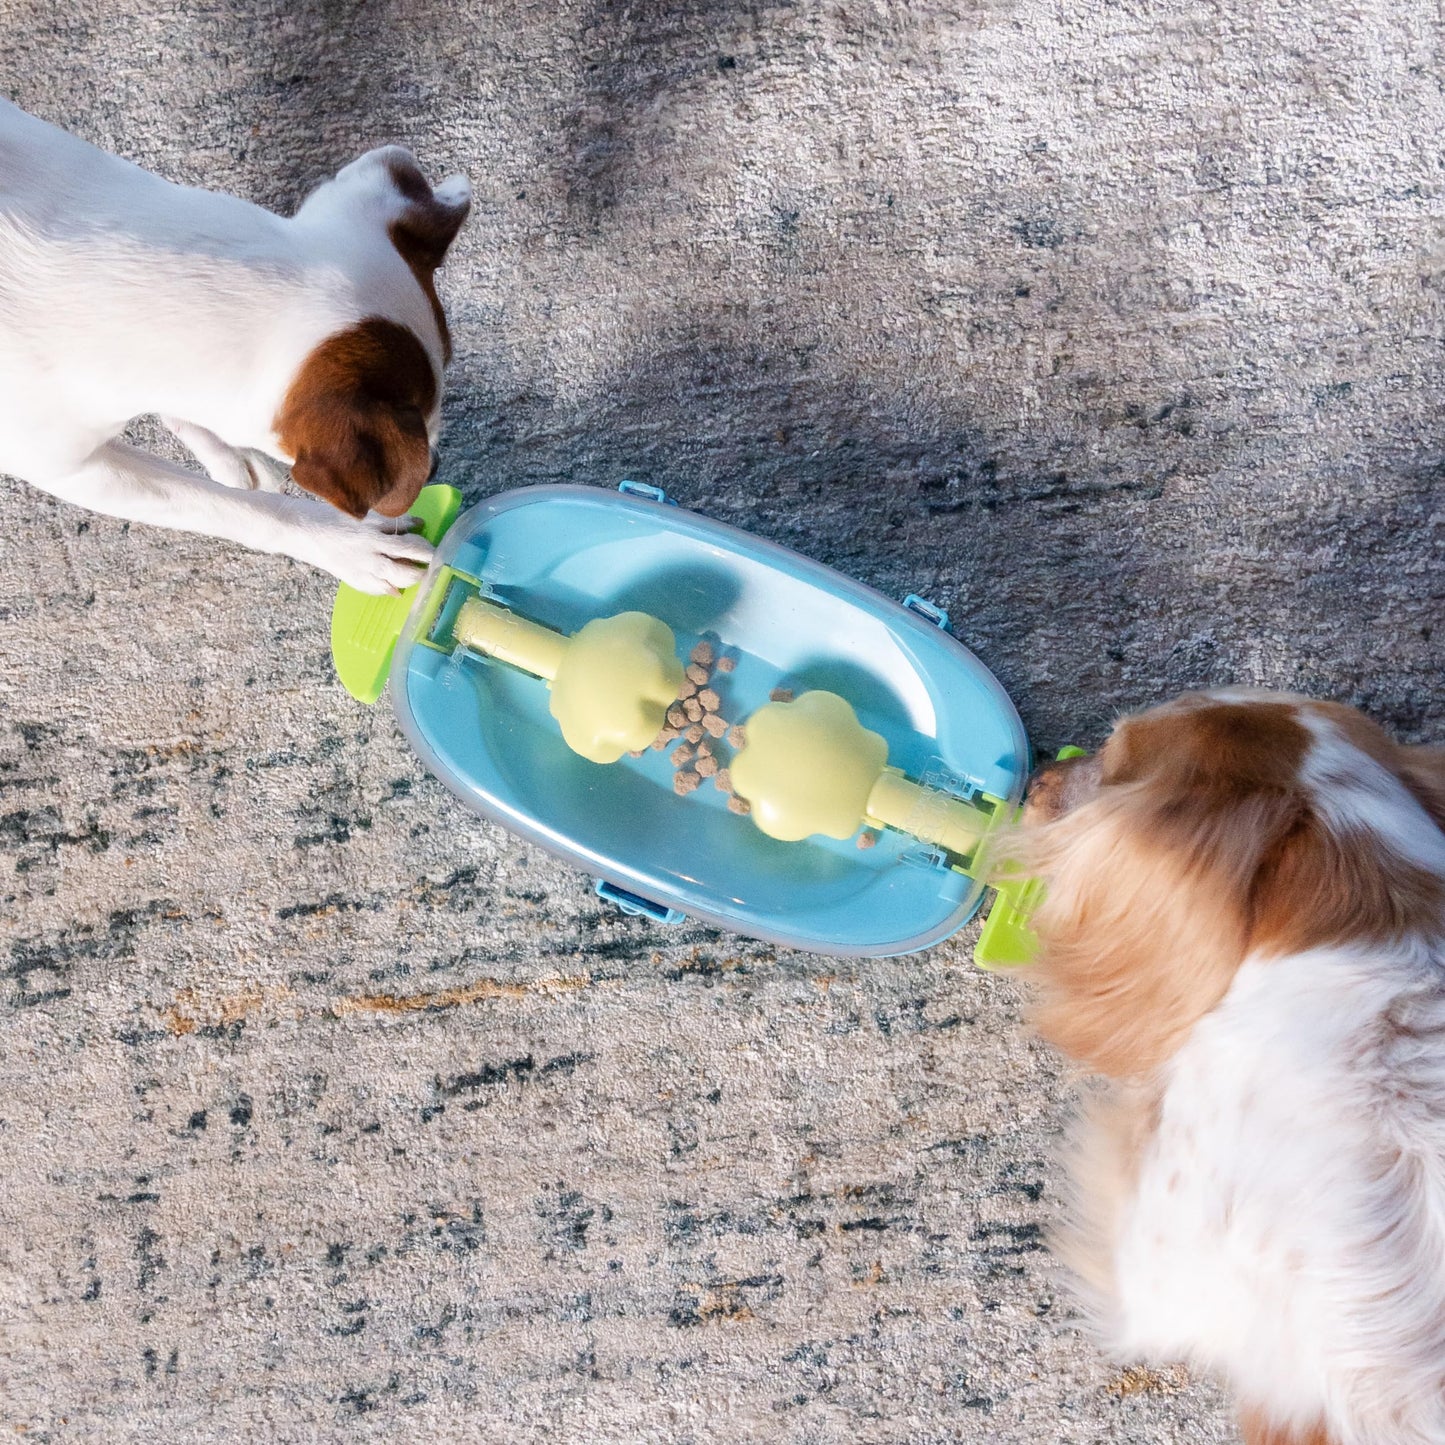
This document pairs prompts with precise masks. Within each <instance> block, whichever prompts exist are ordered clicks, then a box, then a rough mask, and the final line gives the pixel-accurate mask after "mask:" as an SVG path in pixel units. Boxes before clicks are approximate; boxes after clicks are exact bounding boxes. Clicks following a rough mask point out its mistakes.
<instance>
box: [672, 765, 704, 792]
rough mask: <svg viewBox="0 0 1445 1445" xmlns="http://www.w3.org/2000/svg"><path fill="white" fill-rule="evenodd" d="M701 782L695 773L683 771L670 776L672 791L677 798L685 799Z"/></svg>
mask: <svg viewBox="0 0 1445 1445" xmlns="http://www.w3.org/2000/svg"><path fill="white" fill-rule="evenodd" d="M701 782H702V779H701V778H700V777H698V775H697V774H696V773H693V772H688V771H687V770H686V769H684V770H683V771H682V772H680V773H674V774H673V775H672V791H673V792H674V793H676V794H677V796H678V797H679V798H685V797H686V796H687V795H688V794H689V793H690V792H692V791H693V789H694V788H696V787H698V786H699V785H700V784H701Z"/></svg>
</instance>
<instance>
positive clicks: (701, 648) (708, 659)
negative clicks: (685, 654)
mask: <svg viewBox="0 0 1445 1445" xmlns="http://www.w3.org/2000/svg"><path fill="white" fill-rule="evenodd" d="M716 655H717V654H716V653H714V652H713V650H712V643H710V642H699V643H698V645H697V646H696V647H694V648H693V650H692V661H693V662H695V663H697V665H698V666H699V667H711V666H712V660H713V658H714V657H715V656H716Z"/></svg>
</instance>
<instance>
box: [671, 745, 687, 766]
mask: <svg viewBox="0 0 1445 1445" xmlns="http://www.w3.org/2000/svg"><path fill="white" fill-rule="evenodd" d="M691 761H692V744H691V743H678V745H677V746H676V747H675V748H673V750H672V765H673V767H675V768H680V767H681V766H682V765H683V764H684V763H686V762H691Z"/></svg>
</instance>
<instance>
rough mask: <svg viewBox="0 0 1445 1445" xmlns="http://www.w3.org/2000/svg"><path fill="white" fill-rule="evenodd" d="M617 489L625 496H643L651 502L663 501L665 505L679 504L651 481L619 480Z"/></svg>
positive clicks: (673, 505)
mask: <svg viewBox="0 0 1445 1445" xmlns="http://www.w3.org/2000/svg"><path fill="white" fill-rule="evenodd" d="M617 490H618V491H619V492H622V493H623V494H624V495H625V496H629V497H642V498H643V499H644V500H645V501H649V502H661V503H662V504H663V506H665V507H675V506H677V503H676V502H674V501H673V500H672V498H671V497H669V496H668V495H667V493H666V492H664V491H663V490H662V488H661V487H654V486H653V485H652V483H651V482H618V484H617Z"/></svg>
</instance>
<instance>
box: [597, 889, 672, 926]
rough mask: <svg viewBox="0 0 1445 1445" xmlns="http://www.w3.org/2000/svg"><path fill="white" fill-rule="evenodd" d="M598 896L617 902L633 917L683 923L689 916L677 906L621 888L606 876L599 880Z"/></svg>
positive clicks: (660, 921) (610, 901)
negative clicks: (679, 910) (665, 905)
mask: <svg viewBox="0 0 1445 1445" xmlns="http://www.w3.org/2000/svg"><path fill="white" fill-rule="evenodd" d="M597 896H598V897H599V898H605V899H606V900H607V901H608V902H609V903H615V904H616V905H617V906H618V907H619V908H620V909H621V910H622V911H623V912H624V913H626V914H628V915H630V916H631V917H633V918H650V919H651V920H652V921H653V922H654V923H682V922H683V921H684V920H685V919H686V918H687V914H685V913H679V912H678V910H677V909H676V908H665V907H664V906H663V905H662V904H661V903H654V902H653V901H652V899H650V898H644V897H643V896H642V895H641V894H640V893H632V892H629V891H628V890H627V889H626V888H619V887H618V886H617V884H615V883H609V882H608V881H607V880H606V879H605V878H599V879H598V880H597Z"/></svg>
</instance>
